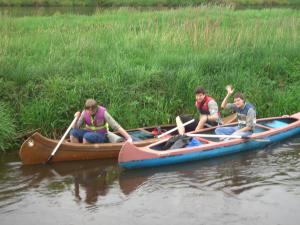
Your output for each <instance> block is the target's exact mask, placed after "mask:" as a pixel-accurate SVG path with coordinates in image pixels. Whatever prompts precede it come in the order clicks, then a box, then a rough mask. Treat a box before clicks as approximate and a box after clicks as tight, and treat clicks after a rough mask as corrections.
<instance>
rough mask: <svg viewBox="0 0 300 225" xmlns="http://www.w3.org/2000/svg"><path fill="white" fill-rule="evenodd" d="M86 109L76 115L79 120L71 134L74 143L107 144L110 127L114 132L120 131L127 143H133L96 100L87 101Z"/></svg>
mask: <svg viewBox="0 0 300 225" xmlns="http://www.w3.org/2000/svg"><path fill="white" fill-rule="evenodd" d="M84 108H85V109H84V110H83V111H82V113H80V112H76V113H75V115H74V116H75V117H77V118H78V119H77V122H76V123H75V125H74V127H73V129H72V130H71V133H70V139H71V142H72V143H79V142H82V143H84V144H87V143H102V142H106V140H107V139H106V134H107V132H108V125H109V126H111V127H112V129H113V130H115V131H118V132H119V133H120V134H121V135H122V136H123V137H125V138H126V139H127V141H130V142H132V139H131V137H130V136H129V134H128V133H127V132H126V131H125V130H124V129H123V128H122V127H121V126H120V125H119V124H118V123H117V122H116V121H115V120H114V119H113V117H112V116H111V115H110V114H109V113H108V112H107V110H106V109H105V108H104V107H102V106H98V105H97V102H96V101H95V100H94V99H88V100H86V102H85V107H84ZM82 126H83V128H82Z"/></svg>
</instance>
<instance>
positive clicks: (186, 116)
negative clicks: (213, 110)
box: [179, 115, 218, 132]
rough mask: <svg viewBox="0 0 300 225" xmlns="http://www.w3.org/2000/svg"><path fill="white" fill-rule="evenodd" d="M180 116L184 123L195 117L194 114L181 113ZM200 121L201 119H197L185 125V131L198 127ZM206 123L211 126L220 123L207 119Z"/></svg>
mask: <svg viewBox="0 0 300 225" xmlns="http://www.w3.org/2000/svg"><path fill="white" fill-rule="evenodd" d="M179 118H180V120H181V122H182V123H186V122H188V121H190V120H192V119H194V118H193V117H192V115H180V116H179ZM198 123H199V120H198V119H195V121H194V122H193V123H191V124H188V125H186V126H185V132H191V131H194V130H195V129H196V127H197V125H198ZM205 124H208V125H209V126H217V125H218V123H217V122H215V121H207V122H206V123H205ZM205 127H207V125H205Z"/></svg>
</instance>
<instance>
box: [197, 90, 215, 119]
mask: <svg viewBox="0 0 300 225" xmlns="http://www.w3.org/2000/svg"><path fill="white" fill-rule="evenodd" d="M211 100H214V99H213V98H212V97H210V96H208V95H206V96H205V97H204V99H203V101H202V102H198V101H196V102H195V106H196V107H197V109H198V111H199V113H200V114H202V115H210V112H209V108H208V103H209V101H211Z"/></svg>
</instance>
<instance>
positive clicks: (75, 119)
mask: <svg viewBox="0 0 300 225" xmlns="http://www.w3.org/2000/svg"><path fill="white" fill-rule="evenodd" d="M76 121H77V117H75V118H74V120H73V121H72V123H71V124H70V126H69V127H68V129H67V130H66V132H65V133H64V135H63V136H62V138H61V139H60V141H59V142H58V143H57V145H56V146H55V148H54V149H53V151H52V153H51V155H50V156H49V158H48V159H47V162H46V163H48V162H50V161H51V159H52V158H53V156H54V155H55V153H56V152H57V151H58V149H59V147H60V145H61V143H62V142H63V141H64V139H65V138H66V136H67V134H68V133H69V131H70V130H71V128H72V127H73V125H74V124H75V123H76Z"/></svg>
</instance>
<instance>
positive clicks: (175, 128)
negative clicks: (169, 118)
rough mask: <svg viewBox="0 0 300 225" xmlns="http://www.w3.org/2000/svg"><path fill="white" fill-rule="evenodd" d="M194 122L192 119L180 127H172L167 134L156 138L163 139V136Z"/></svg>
mask: <svg viewBox="0 0 300 225" xmlns="http://www.w3.org/2000/svg"><path fill="white" fill-rule="evenodd" d="M194 121H195V119H192V120H190V121H188V122H186V123H183V124H182V125H180V126H177V127H174V128H173V129H171V130H168V131H167V132H165V133H162V134H161V135H158V136H157V138H161V137H163V136H166V135H167V134H170V133H172V132H173V131H175V130H177V129H178V128H180V127H184V126H186V125H188V124H190V123H193V122H194Z"/></svg>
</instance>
